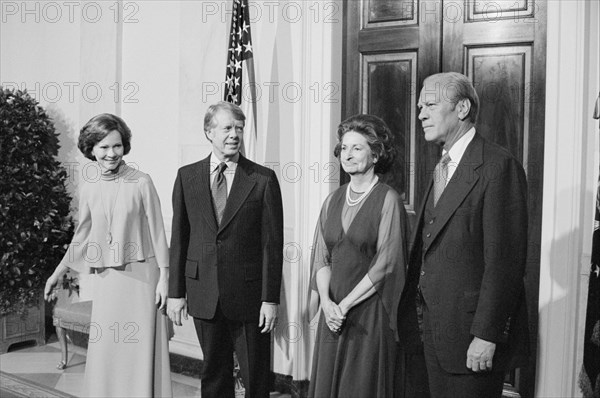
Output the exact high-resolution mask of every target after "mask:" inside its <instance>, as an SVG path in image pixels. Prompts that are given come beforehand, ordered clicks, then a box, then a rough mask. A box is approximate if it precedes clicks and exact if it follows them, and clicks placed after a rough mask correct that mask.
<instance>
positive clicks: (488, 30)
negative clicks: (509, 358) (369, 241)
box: [342, 0, 546, 397]
mask: <svg viewBox="0 0 600 398" xmlns="http://www.w3.org/2000/svg"><path fill="white" fill-rule="evenodd" d="M545 9H546V7H545V1H544V0H492V1H490V0H464V1H456V0H452V1H451V0H349V1H348V2H347V3H346V4H345V14H344V15H345V27H344V29H345V32H344V40H345V41H344V60H345V61H344V76H345V84H344V90H343V98H344V102H343V106H342V112H343V116H344V117H347V116H350V115H352V114H355V113H372V114H375V115H378V116H380V117H381V118H383V119H384V120H385V121H386V122H387V123H388V125H389V126H390V128H391V130H392V132H394V134H395V139H396V145H397V147H398V149H399V152H400V154H401V156H400V159H399V160H398V163H397V164H396V167H395V169H394V170H393V171H392V172H391V173H389V175H387V176H386V177H385V178H386V180H387V181H388V182H389V183H390V184H391V185H393V186H394V187H396V188H397V189H398V190H399V191H401V192H403V193H404V201H405V206H406V209H407V211H408V213H409V216H410V217H411V224H413V225H414V219H415V217H416V215H415V212H416V211H418V209H419V206H420V204H421V203H422V201H423V197H424V194H425V189H426V187H427V185H428V183H429V181H430V179H431V175H432V174H431V173H432V170H433V168H434V167H435V163H436V162H437V160H438V159H439V156H440V153H439V148H438V147H437V146H435V145H431V144H428V143H426V142H425V140H424V138H423V131H422V129H421V126H420V123H419V121H418V119H417V115H418V109H417V107H416V104H417V100H418V96H419V92H420V89H421V87H422V83H423V80H424V79H425V78H426V77H427V76H429V75H431V74H433V73H437V72H450V71H456V72H461V73H464V74H465V75H467V76H469V78H470V79H471V81H472V82H473V84H474V86H475V88H476V90H477V92H478V94H479V97H480V100H481V108H480V113H479V121H478V123H477V126H476V128H477V130H478V131H479V132H480V133H481V134H482V135H483V136H484V137H486V138H488V139H490V140H491V141H494V142H496V143H498V144H500V145H502V146H504V147H506V148H507V149H509V150H510V151H511V152H512V153H513V154H514V155H515V157H517V159H520V160H521V162H522V163H523V166H524V167H525V170H526V172H527V178H528V190H529V249H528V261H527V271H526V278H525V284H526V289H527V302H528V310H529V314H530V332H531V340H532V341H531V350H530V351H531V355H530V366H529V367H527V368H524V369H520V370H518V371H516V372H512V373H511V374H509V375H507V380H506V388H505V395H507V396H519V395H520V396H522V397H532V396H533V395H534V381H535V359H536V347H537V341H536V337H537V308H538V284H539V264H540V239H541V211H542V206H541V203H542V180H543V153H544V101H545V95H544V94H545V92H544V90H545V68H546V62H545V49H546V11H545Z"/></svg>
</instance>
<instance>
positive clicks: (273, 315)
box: [258, 301, 278, 333]
mask: <svg viewBox="0 0 600 398" xmlns="http://www.w3.org/2000/svg"><path fill="white" fill-rule="evenodd" d="M277 307H278V305H277V304H273V303H265V302H264V301H263V303H262V305H261V306H260V315H259V317H258V327H259V328H262V330H261V331H260V332H261V333H269V332H271V331H272V330H273V328H274V327H275V325H276V324H277Z"/></svg>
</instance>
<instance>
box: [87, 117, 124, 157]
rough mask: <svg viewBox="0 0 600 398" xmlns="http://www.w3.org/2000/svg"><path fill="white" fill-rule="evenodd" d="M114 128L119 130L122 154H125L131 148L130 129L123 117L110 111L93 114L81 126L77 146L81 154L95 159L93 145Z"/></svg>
mask: <svg viewBox="0 0 600 398" xmlns="http://www.w3.org/2000/svg"><path fill="white" fill-rule="evenodd" d="M115 130H116V131H118V132H119V134H120V135H121V141H123V155H127V154H128V153H129V151H130V150H131V130H130V129H129V127H127V124H126V123H125V122H124V121H123V119H121V118H120V117H118V116H115V115H112V114H110V113H101V114H100V115H96V116H94V117H93V118H91V119H90V120H89V122H87V123H86V124H85V125H84V126H83V127H82V128H81V130H80V131H79V142H78V143H77V147H78V148H79V150H80V151H81V153H83V156H85V157H86V158H88V159H91V160H96V157H95V156H94V154H93V153H92V150H93V149H94V146H95V145H96V144H97V143H99V142H100V141H102V140H103V139H104V138H106V136H107V135H109V134H110V133H111V132H113V131H115Z"/></svg>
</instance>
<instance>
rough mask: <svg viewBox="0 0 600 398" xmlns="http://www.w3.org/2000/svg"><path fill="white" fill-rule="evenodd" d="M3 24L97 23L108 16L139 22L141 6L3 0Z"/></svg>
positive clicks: (107, 2) (133, 4) (0, 10)
mask: <svg viewBox="0 0 600 398" xmlns="http://www.w3.org/2000/svg"><path fill="white" fill-rule="evenodd" d="M0 4H1V6H0V12H1V14H2V23H7V22H15V21H18V22H21V23H42V22H45V23H60V22H68V23H74V22H78V21H84V22H87V23H98V22H100V21H102V20H103V19H110V20H111V21H113V22H114V23H121V22H122V23H138V22H139V19H138V18H137V17H138V13H139V10H140V6H139V4H138V3H137V2H133V1H126V2H119V1H114V2H110V1H106V2H104V1H100V2H95V1H62V2H56V1H2V2H0Z"/></svg>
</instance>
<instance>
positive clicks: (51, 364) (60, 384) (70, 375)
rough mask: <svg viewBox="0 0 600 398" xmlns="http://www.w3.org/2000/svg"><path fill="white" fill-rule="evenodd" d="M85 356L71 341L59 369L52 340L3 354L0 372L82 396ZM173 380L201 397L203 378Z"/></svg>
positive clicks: (178, 392)
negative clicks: (65, 361)
mask: <svg viewBox="0 0 600 398" xmlns="http://www.w3.org/2000/svg"><path fill="white" fill-rule="evenodd" d="M54 340H55V339H54ZM50 341H52V340H50ZM85 355H86V350H85V349H83V348H81V347H77V346H74V345H72V344H69V366H68V367H67V368H66V369H64V370H58V369H56V365H57V363H58V362H59V361H60V348H59V345H58V342H56V341H55V342H50V343H48V344H46V345H44V346H22V347H17V349H14V350H13V349H11V351H9V352H8V353H6V354H2V355H0V371H2V372H5V373H10V374H12V375H15V376H17V377H18V378H21V379H25V380H27V381H31V382H33V383H32V384H35V385H40V386H44V387H49V388H51V389H54V390H58V391H59V392H63V393H65V395H67V394H68V395H71V396H75V397H79V396H80V395H81V391H82V388H83V375H84V372H85ZM171 380H172V386H173V397H182V398H185V397H200V380H199V379H195V378H192V377H189V376H183V375H180V374H177V373H171ZM32 396H34V395H32ZM289 397H290V395H289V394H279V393H271V398H289Z"/></svg>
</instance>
